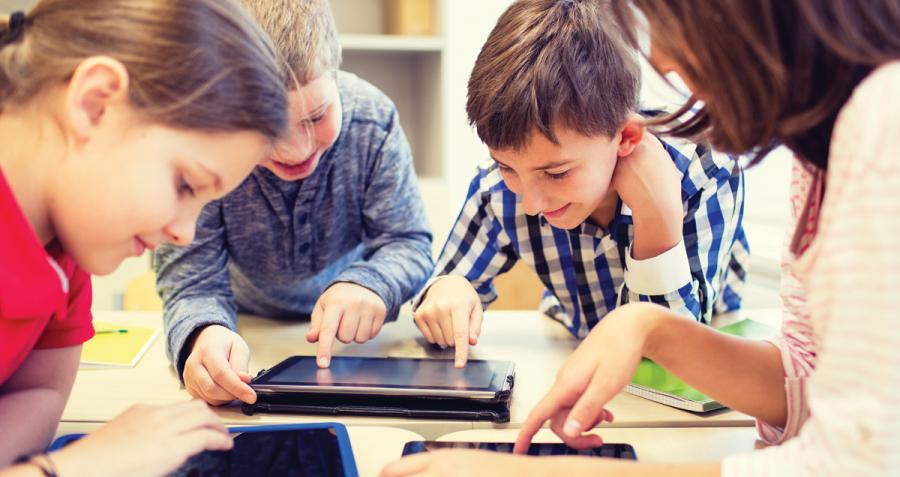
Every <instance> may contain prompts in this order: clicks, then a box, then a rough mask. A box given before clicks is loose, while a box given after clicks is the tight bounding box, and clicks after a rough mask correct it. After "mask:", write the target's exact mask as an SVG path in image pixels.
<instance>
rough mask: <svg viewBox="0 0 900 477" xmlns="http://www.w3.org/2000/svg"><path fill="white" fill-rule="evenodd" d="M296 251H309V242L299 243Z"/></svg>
mask: <svg viewBox="0 0 900 477" xmlns="http://www.w3.org/2000/svg"><path fill="white" fill-rule="evenodd" d="M298 251H299V252H300V253H302V254H305V253H306V252H309V244H308V243H304V244H300V248H299V249H298Z"/></svg>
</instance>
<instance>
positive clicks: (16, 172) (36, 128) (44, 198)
mask: <svg viewBox="0 0 900 477" xmlns="http://www.w3.org/2000/svg"><path fill="white" fill-rule="evenodd" d="M46 127H48V126H47V125H42V124H38V123H37V122H36V121H31V120H27V119H26V118H25V116H23V115H18V114H15V113H10V112H6V113H3V114H0V144H3V150H2V152H0V168H2V169H3V175H4V176H5V178H6V182H7V183H8V184H9V187H10V189H12V192H13V195H14V196H15V198H16V201H17V202H18V205H19V208H21V209H22V212H23V213H24V214H25V217H26V218H27V219H28V222H29V223H30V224H31V229H32V230H33V231H34V233H35V235H37V237H38V240H40V241H41V243H42V244H44V245H47V244H48V243H50V242H52V241H53V239H54V237H55V233H54V231H53V226H52V223H51V220H50V212H49V197H48V194H47V191H48V185H49V179H50V178H51V175H50V171H51V170H52V168H50V167H49V165H48V161H47V160H45V159H47V158H53V157H58V155H54V154H53V152H52V151H53V150H56V149H58V146H57V144H56V142H55V139H57V138H56V137H52V136H55V135H53V134H41V131H44V130H46V129H45V128H46ZM49 127H52V126H49Z"/></svg>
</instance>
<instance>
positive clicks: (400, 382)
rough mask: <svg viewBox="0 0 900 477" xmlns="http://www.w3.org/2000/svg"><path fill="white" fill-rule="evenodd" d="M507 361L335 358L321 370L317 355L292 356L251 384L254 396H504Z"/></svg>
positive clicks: (511, 368)
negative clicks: (460, 365) (459, 364)
mask: <svg viewBox="0 0 900 477" xmlns="http://www.w3.org/2000/svg"><path fill="white" fill-rule="evenodd" d="M514 374H515V365H514V364H513V363H512V362H510V361H483V360H471V361H469V362H468V363H467V364H466V366H465V367H464V368H456V367H454V360H452V359H421V358H358V357H345V356H336V357H334V358H332V359H331V366H330V367H328V368H319V367H318V366H317V365H316V357H315V356H293V357H290V358H288V359H286V360H284V361H282V362H281V363H278V364H277V365H275V366H274V367H273V368H271V369H269V370H265V371H263V372H261V373H260V374H259V375H257V376H256V378H254V379H253V381H252V382H251V383H250V387H252V388H253V389H254V390H255V391H256V392H257V393H258V394H269V393H279V394H282V393H316V394H365V395H373V394H376V395H383V396H415V397H446V398H464V399H479V400H488V401H490V400H502V399H504V397H507V396H508V394H509V392H510V389H511V388H512V380H513V376H514Z"/></svg>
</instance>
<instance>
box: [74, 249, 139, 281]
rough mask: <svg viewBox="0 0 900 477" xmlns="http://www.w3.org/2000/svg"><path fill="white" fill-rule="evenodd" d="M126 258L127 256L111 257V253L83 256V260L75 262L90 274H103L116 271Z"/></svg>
mask: <svg viewBox="0 0 900 477" xmlns="http://www.w3.org/2000/svg"><path fill="white" fill-rule="evenodd" d="M126 258H128V257H121V258H116V257H113V256H112V254H109V255H96V256H92V257H85V258H84V259H83V260H80V261H77V263H78V266H79V267H81V269H82V270H84V271H85V272H87V273H89V274H91V275H97V276H103V275H109V274H110V273H112V272H114V271H116V269H117V268H119V265H122V262H124V261H125V259H126Z"/></svg>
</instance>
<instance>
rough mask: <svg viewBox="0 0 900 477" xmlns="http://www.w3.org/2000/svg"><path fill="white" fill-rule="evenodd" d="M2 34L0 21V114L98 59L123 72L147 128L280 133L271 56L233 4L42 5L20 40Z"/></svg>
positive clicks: (282, 122)
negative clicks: (105, 58)
mask: <svg viewBox="0 0 900 477" xmlns="http://www.w3.org/2000/svg"><path fill="white" fill-rule="evenodd" d="M9 30H10V25H9V20H7V19H5V18H4V19H3V20H0V38H2V39H3V40H0V112H2V105H3V104H23V103H26V102H27V101H29V100H31V99H32V98H34V97H36V96H38V95H39V94H40V93H41V92H42V91H43V90H44V89H45V88H46V87H48V86H50V85H53V84H62V83H64V82H65V81H67V80H68V78H69V77H70V76H71V75H72V73H73V72H74V71H75V69H76V67H77V66H78V65H79V64H80V63H81V61H83V60H84V59H86V58H88V57H91V56H98V55H105V56H110V57H112V58H115V59H116V60H118V61H120V62H121V63H122V64H123V65H124V66H125V68H126V69H127V71H128V73H129V78H130V79H129V99H130V100H131V102H132V103H133V105H134V106H135V108H136V109H137V110H138V111H139V112H140V113H141V114H142V115H143V116H144V117H146V118H147V119H149V120H151V121H157V122H160V123H163V124H166V125H168V126H172V127H181V128H186V129H197V130H206V131H210V132H220V131H242V130H248V131H250V130H252V131H258V132H260V133H262V134H263V135H265V136H267V137H269V138H272V139H275V138H278V137H280V136H281V134H282V133H283V131H284V130H285V128H286V126H287V108H286V105H287V98H286V92H285V90H284V85H283V82H282V71H281V69H280V67H279V66H278V61H277V56H276V55H275V52H274V48H273V47H272V45H271V43H270V41H269V39H268V37H267V36H266V35H265V34H264V33H263V32H262V31H261V30H260V29H259V27H258V26H257V25H256V23H255V22H254V21H253V19H252V18H250V16H249V15H248V14H247V13H246V12H245V11H244V10H243V9H242V8H241V7H240V5H239V4H237V3H235V2H234V1H231V0H41V1H40V2H38V4H37V5H36V6H35V7H34V8H33V9H32V10H31V11H30V12H29V13H28V14H27V15H26V16H25V20H24V26H23V27H22V28H20V29H19V30H18V33H20V34H19V35H13V34H11V33H10V32H9ZM13 33H16V32H13Z"/></svg>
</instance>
